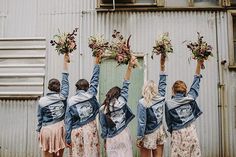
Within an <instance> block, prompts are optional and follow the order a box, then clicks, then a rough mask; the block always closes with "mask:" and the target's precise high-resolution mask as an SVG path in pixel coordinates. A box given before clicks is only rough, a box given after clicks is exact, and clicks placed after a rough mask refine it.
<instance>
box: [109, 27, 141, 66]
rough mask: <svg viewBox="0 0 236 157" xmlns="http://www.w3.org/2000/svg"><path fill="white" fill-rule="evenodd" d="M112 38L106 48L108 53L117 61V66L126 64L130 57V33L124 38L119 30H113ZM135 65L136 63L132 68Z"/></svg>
mask: <svg viewBox="0 0 236 157" xmlns="http://www.w3.org/2000/svg"><path fill="white" fill-rule="evenodd" d="M112 38H113V40H112V42H111V44H110V46H109V48H108V50H109V51H108V55H109V56H111V57H112V58H114V59H115V60H116V61H117V63H118V66H119V65H121V64H128V63H129V61H130V59H131V57H132V52H131V50H130V45H129V41H130V38H131V35H130V36H129V37H128V39H127V40H126V39H124V37H123V35H122V34H121V33H120V32H118V31H117V30H114V32H113V34H112ZM136 66H138V63H137V64H136V65H135V66H134V68H135V67H136Z"/></svg>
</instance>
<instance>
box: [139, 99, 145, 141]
mask: <svg viewBox="0 0 236 157" xmlns="http://www.w3.org/2000/svg"><path fill="white" fill-rule="evenodd" d="M137 117H138V124H137V139H141V138H143V137H144V133H145V129H146V121H147V115H146V109H145V107H144V106H143V105H142V104H140V103H138V107H137Z"/></svg>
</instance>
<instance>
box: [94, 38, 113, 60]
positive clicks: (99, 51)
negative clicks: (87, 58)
mask: <svg viewBox="0 0 236 157" xmlns="http://www.w3.org/2000/svg"><path fill="white" fill-rule="evenodd" d="M89 47H90V48H91V49H92V52H93V57H97V56H101V55H103V54H104V53H105V51H106V50H107V48H108V47H109V42H107V41H105V39H104V38H103V37H102V36H90V38H89Z"/></svg>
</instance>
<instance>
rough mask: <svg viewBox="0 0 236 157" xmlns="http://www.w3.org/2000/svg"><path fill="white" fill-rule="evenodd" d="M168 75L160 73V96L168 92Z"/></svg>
mask: <svg viewBox="0 0 236 157" xmlns="http://www.w3.org/2000/svg"><path fill="white" fill-rule="evenodd" d="M166 76H167V75H165V74H160V80H159V85H158V91H159V94H160V96H162V97H164V96H165V94H166Z"/></svg>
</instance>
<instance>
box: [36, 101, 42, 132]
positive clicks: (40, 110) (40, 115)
mask: <svg viewBox="0 0 236 157" xmlns="http://www.w3.org/2000/svg"><path fill="white" fill-rule="evenodd" d="M37 112H38V113H37V117H38V125H37V129H36V131H37V132H40V130H41V128H42V123H43V115H42V108H41V107H40V105H38V111H37Z"/></svg>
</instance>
